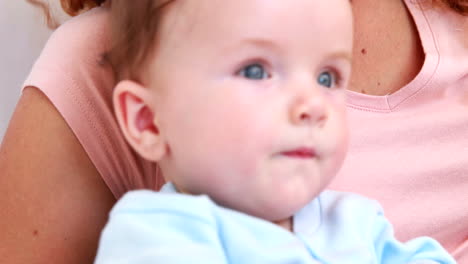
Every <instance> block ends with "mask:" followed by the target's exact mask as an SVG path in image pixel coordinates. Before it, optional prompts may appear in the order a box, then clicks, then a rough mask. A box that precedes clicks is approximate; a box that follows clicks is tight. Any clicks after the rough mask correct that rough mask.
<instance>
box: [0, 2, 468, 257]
mask: <svg viewBox="0 0 468 264" xmlns="http://www.w3.org/2000/svg"><path fill="white" fill-rule="evenodd" d="M61 2H62V4H63V5H62V6H63V7H64V9H65V10H66V11H67V12H68V13H70V14H77V13H79V12H80V10H82V9H87V8H90V7H93V6H97V5H100V4H103V3H102V2H103V1H97V0H96V1H92V0H82V1H80V0H62V1H61ZM464 3H466V2H465V1H448V0H446V1H440V2H437V3H436V2H435V4H434V5H432V4H420V3H419V2H415V1H413V0H406V1H374V0H355V1H353V9H354V12H355V38H356V40H355V56H354V65H353V67H354V70H355V74H354V77H353V81H352V87H351V89H352V90H353V91H350V93H349V98H350V103H349V106H350V111H349V112H350V121H351V129H352V133H353V135H352V138H351V146H350V152H349V155H348V156H349V158H348V160H347V162H346V163H345V166H344V167H343V170H342V172H341V176H339V177H338V179H337V180H336V181H335V183H334V187H335V188H337V189H341V190H349V191H355V192H358V193H362V194H364V195H367V196H371V197H373V198H375V199H377V200H379V201H380V202H381V203H382V204H383V205H384V208H385V209H386V213H387V215H388V216H389V218H390V219H391V220H393V222H394V224H395V226H396V231H397V235H398V236H399V238H403V239H406V238H409V237H412V236H416V235H431V236H434V237H435V238H436V239H439V240H440V241H441V242H442V244H443V245H444V246H445V247H446V248H447V249H448V250H449V251H451V252H452V253H453V254H454V255H455V257H456V258H458V261H459V263H468V248H467V247H468V246H467V245H466V244H467V243H466V240H467V238H468V233H467V232H468V231H467V230H468V227H467V223H468V221H467V220H468V213H467V212H468V209H466V206H462V203H463V202H464V201H466V198H468V197H466V195H465V193H467V192H466V190H468V179H467V178H466V177H467V176H466V175H468V171H467V169H468V147H467V146H468V142H467V141H466V139H464V135H466V132H468V125H467V123H466V122H467V121H464V120H468V118H466V119H465V116H464V115H463V113H464V112H466V113H468V111H467V110H468V109H466V108H464V106H465V105H466V102H467V101H468V100H467V99H466V98H467V97H464V96H465V94H464V91H463V89H465V91H466V88H465V86H464V85H463V84H464V79H463V77H464V76H465V75H466V73H467V72H468V70H467V69H468V67H467V65H468V64H467V63H466V61H467V60H468V45H466V44H467V43H468V40H467V38H468V37H465V35H467V34H466V33H467V32H466V30H467V29H465V28H466V26H465V23H464V21H465V20H466V18H464V17H463V16H462V15H463V14H465V13H466V12H467V10H468V6H467V4H464ZM104 4H105V3H104ZM107 12H108V11H107V7H100V8H96V9H93V10H91V11H88V12H85V13H84V14H82V15H80V16H79V17H77V18H74V19H72V20H71V21H69V22H67V23H66V24H65V25H63V26H61V27H60V28H59V29H58V30H57V31H56V32H55V33H54V34H53V36H52V37H51V39H50V40H49V42H48V44H47V45H46V47H45V49H44V51H43V53H42V55H41V57H40V58H39V59H38V61H37V62H36V64H35V66H34V67H33V69H32V71H31V74H30V76H29V77H28V79H27V80H26V82H25V85H24V86H25V88H24V91H23V94H22V96H21V99H20V101H19V102H18V105H17V108H16V110H15V113H14V116H13V118H12V120H11V123H10V125H9V128H8V130H7V133H6V135H5V137H4V141H3V143H2V146H1V148H0V174H1V175H2V177H0V208H2V210H3V212H4V216H3V218H1V219H0V223H1V224H0V226H1V228H0V239H1V241H0V245H2V246H1V247H0V256H2V263H7V264H9V263H15V264H16V263H43V262H46V261H47V262H53V263H91V262H92V260H93V258H94V254H95V252H96V246H97V241H98V236H99V233H100V230H101V228H102V226H103V225H104V223H105V222H106V219H107V215H108V211H109V209H110V208H111V207H112V205H113V204H114V203H115V201H116V199H118V198H119V197H120V196H121V195H122V194H123V193H124V192H126V191H128V190H131V189H137V188H153V189H157V188H158V187H159V186H160V184H161V181H160V180H159V178H158V177H157V175H156V174H157V170H156V166H155V164H151V163H149V162H147V161H144V160H141V159H138V158H137V157H136V156H135V155H134V153H132V152H131V151H130V150H129V148H128V146H127V145H126V144H125V143H124V141H123V138H122V136H121V135H120V134H115V133H113V131H117V126H116V123H115V122H114V121H113V119H111V118H107V117H109V116H111V115H112V107H111V92H112V88H113V84H114V80H113V77H112V71H111V69H109V68H108V66H106V64H105V63H104V62H103V59H102V57H103V56H102V54H103V53H104V52H105V51H106V50H107V49H108V48H109V34H108V29H107V21H106V18H107V15H108V13H107ZM455 62H456V64H455ZM451 65H455V67H452V68H451ZM465 83H466V84H468V83H467V82H466V81H465ZM109 120H111V121H109ZM431 121H433V122H431ZM426 143H427V144H426ZM439 151H440V153H439ZM454 153H456V154H457V155H453V154H454ZM426 157H428V159H426ZM428 172H430V174H427V173H428ZM448 193H450V197H449V198H450V200H449V201H447V199H449V198H447V194H448ZM435 201H439V202H438V203H437V204H434V202H435ZM440 201H442V202H443V203H441V202H440ZM463 207H465V208H463ZM463 209H464V210H463ZM447 212H450V213H447Z"/></svg>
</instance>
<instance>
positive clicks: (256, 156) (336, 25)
mask: <svg viewBox="0 0 468 264" xmlns="http://www.w3.org/2000/svg"><path fill="white" fill-rule="evenodd" d="M351 50H352V17H351V9H350V5H349V1H348V0H326V1H323V0H194V1H182V0H177V1H175V2H174V4H172V5H171V6H169V7H168V9H167V13H166V16H165V17H164V20H163V24H162V26H161V31H160V41H159V44H158V47H157V52H156V55H155V56H154V60H153V61H152V65H151V68H150V69H151V89H153V90H154V93H155V94H156V96H155V98H157V99H155V101H154V104H155V109H157V111H156V119H157V120H158V124H159V127H158V128H159V129H160V131H161V134H162V135H164V137H165V140H166V144H167V150H168V152H167V155H166V156H165V157H164V158H163V159H162V160H161V161H160V164H161V167H162V169H163V173H164V176H165V177H166V178H167V179H168V180H169V181H172V182H173V183H174V184H175V185H176V186H177V187H178V189H179V190H181V191H183V192H187V193H192V194H208V195H209V196H211V198H212V199H213V200H215V201H216V202H217V203H219V204H220V205H223V206H226V207H230V208H233V209H236V210H240V211H243V212H246V213H248V214H251V215H255V216H258V217H261V218H264V219H267V220H271V221H277V220H281V219H284V218H287V217H290V216H291V215H292V214H293V213H294V212H295V211H297V210H299V209H300V208H302V207H303V206H304V205H305V204H307V203H308V202H309V201H310V200H311V199H313V198H314V197H315V196H316V195H317V194H318V193H319V192H320V191H321V190H322V189H323V188H324V187H325V186H326V185H327V183H328V182H329V181H330V180H331V179H332V177H333V176H334V175H335V173H336V172H337V170H338V169H339V167H340V165H341V163H342V160H343V158H344V156H345V150H346V142H347V128H346V122H345V109H344V108H345V104H344V91H345V87H346V86H347V84H348V79H349V75H350V61H349V57H350V54H351Z"/></svg>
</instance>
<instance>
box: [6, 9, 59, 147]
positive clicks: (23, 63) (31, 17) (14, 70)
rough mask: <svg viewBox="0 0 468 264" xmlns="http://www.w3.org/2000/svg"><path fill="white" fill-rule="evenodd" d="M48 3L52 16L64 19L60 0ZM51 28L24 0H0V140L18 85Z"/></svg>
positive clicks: (12, 107) (19, 90) (37, 11)
mask: <svg viewBox="0 0 468 264" xmlns="http://www.w3.org/2000/svg"><path fill="white" fill-rule="evenodd" d="M44 2H45V3H48V4H50V6H51V8H52V10H53V14H54V17H57V20H58V21H60V22H64V21H65V20H66V19H68V17H67V16H66V15H65V14H63V13H62V12H60V8H59V7H60V1H59V0H48V1H44ZM51 33H52V30H51V29H49V28H47V26H46V22H45V17H44V15H43V13H42V11H41V10H40V9H39V8H36V7H34V6H32V5H31V4H29V3H28V2H27V1H26V0H0V142H1V140H2V138H3V135H4V133H5V130H6V128H7V125H8V122H9V120H10V117H11V114H12V113H13V110H14V107H15V105H16V102H17V101H18V98H19V96H20V94H21V85H22V83H23V82H24V80H25V79H26V77H27V75H28V73H29V71H30V69H31V67H32V65H33V63H34V61H35V60H36V58H37V57H38V56H39V53H40V52H41V50H42V47H43V46H44V44H45V43H46V41H47V39H48V37H49V36H50V34H51Z"/></svg>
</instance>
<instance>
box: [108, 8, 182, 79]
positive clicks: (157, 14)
mask: <svg viewBox="0 0 468 264" xmlns="http://www.w3.org/2000/svg"><path fill="white" fill-rule="evenodd" d="M173 1H174V0H136V1H130V0H113V1H112V2H111V18H110V19H111V39H112V45H111V50H110V51H109V53H108V54H107V60H108V61H109V62H110V63H111V65H112V67H113V69H114V72H115V75H116V78H117V80H122V79H130V80H134V81H138V82H142V81H143V80H141V79H140V78H141V75H142V72H143V71H142V69H144V66H146V64H147V63H148V61H149V58H150V55H151V53H152V52H153V51H154V50H155V49H156V46H157V37H158V28H159V24H160V22H161V18H162V15H163V14H162V13H163V9H164V7H165V6H167V5H168V4H170V3H171V2H173Z"/></svg>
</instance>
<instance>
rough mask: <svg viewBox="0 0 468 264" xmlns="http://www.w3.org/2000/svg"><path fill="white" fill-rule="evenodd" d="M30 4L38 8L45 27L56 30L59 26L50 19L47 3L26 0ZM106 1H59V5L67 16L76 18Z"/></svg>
mask: <svg viewBox="0 0 468 264" xmlns="http://www.w3.org/2000/svg"><path fill="white" fill-rule="evenodd" d="M26 1H28V2H29V3H30V4H32V5H34V6H36V7H38V8H40V9H41V10H42V11H43V12H44V14H45V17H46V22H47V26H48V27H49V28H53V29H54V28H57V27H58V26H59V24H58V23H57V21H56V20H55V19H54V18H53V17H52V14H51V13H50V8H49V4H48V3H47V1H45V2H44V0H26ZM105 1H106V0H60V5H61V6H62V9H63V10H64V11H65V12H66V13H67V14H69V15H70V16H76V15H78V14H79V13H81V12H83V11H86V10H89V9H91V8H93V7H96V6H100V5H101V4H103V3H104V2H105Z"/></svg>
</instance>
